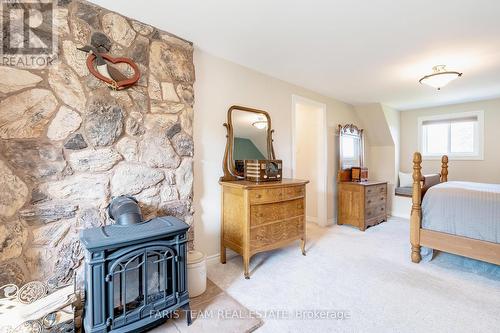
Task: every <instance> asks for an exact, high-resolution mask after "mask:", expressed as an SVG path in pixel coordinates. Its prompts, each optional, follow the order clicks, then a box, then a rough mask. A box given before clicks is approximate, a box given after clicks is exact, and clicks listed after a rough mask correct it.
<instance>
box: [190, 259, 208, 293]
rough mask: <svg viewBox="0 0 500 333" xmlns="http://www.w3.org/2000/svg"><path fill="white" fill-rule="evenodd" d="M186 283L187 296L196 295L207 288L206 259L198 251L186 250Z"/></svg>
mask: <svg viewBox="0 0 500 333" xmlns="http://www.w3.org/2000/svg"><path fill="white" fill-rule="evenodd" d="M187 283H188V292H189V297H196V296H199V295H201V294H203V293H204V292H205V289H207V261H206V259H205V254H203V253H202V252H200V251H188V254H187Z"/></svg>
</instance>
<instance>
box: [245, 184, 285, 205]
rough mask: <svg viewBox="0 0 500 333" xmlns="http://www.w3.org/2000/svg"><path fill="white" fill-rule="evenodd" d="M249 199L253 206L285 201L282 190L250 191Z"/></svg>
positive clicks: (264, 189)
mask: <svg viewBox="0 0 500 333" xmlns="http://www.w3.org/2000/svg"><path fill="white" fill-rule="evenodd" d="M248 197H249V200H250V203H251V204H258V203H263V202H273V201H280V200H283V189H282V188H263V189H258V190H250V191H248Z"/></svg>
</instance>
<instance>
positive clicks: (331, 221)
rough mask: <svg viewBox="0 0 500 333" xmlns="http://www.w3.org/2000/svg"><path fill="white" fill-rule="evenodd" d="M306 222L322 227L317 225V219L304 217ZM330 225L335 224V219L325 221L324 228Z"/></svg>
mask: <svg viewBox="0 0 500 333" xmlns="http://www.w3.org/2000/svg"><path fill="white" fill-rule="evenodd" d="M306 221H307V222H311V223H316V224H317V225H319V226H323V225H321V224H319V223H318V218H317V217H312V216H306ZM332 224H337V218H336V217H334V218H331V219H328V220H327V221H326V226H329V225H332Z"/></svg>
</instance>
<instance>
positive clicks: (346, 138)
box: [339, 124, 364, 181]
mask: <svg viewBox="0 0 500 333" xmlns="http://www.w3.org/2000/svg"><path fill="white" fill-rule="evenodd" d="M363 163H364V138H363V130H362V129H359V128H358V127H357V126H356V125H353V124H347V125H339V180H340V181H343V180H346V178H349V179H350V172H351V168H353V167H356V168H361V167H363V166H364V165H363ZM348 175H349V176H348Z"/></svg>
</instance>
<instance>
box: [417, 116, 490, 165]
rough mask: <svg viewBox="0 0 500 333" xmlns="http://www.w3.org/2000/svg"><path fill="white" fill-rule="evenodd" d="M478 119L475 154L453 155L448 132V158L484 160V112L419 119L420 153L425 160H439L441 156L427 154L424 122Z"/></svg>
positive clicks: (475, 131)
mask: <svg viewBox="0 0 500 333" xmlns="http://www.w3.org/2000/svg"><path fill="white" fill-rule="evenodd" d="M467 117H477V123H476V126H475V128H474V153H470V154H468V153H458V154H457V153H455V154H453V153H451V152H450V150H451V149H450V148H451V147H450V145H451V137H450V136H451V131H448V153H445V154H446V155H448V158H449V159H451V160H484V111H482V110H480V111H468V112H460V113H446V114H439V115H434V116H423V117H419V118H418V124H417V126H418V151H420V152H421V153H422V158H423V159H424V160H439V159H441V154H432V155H431V154H425V152H424V150H423V149H424V147H423V144H422V140H423V137H422V136H423V126H422V124H423V122H425V121H435V120H453V119H457V118H467Z"/></svg>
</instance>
